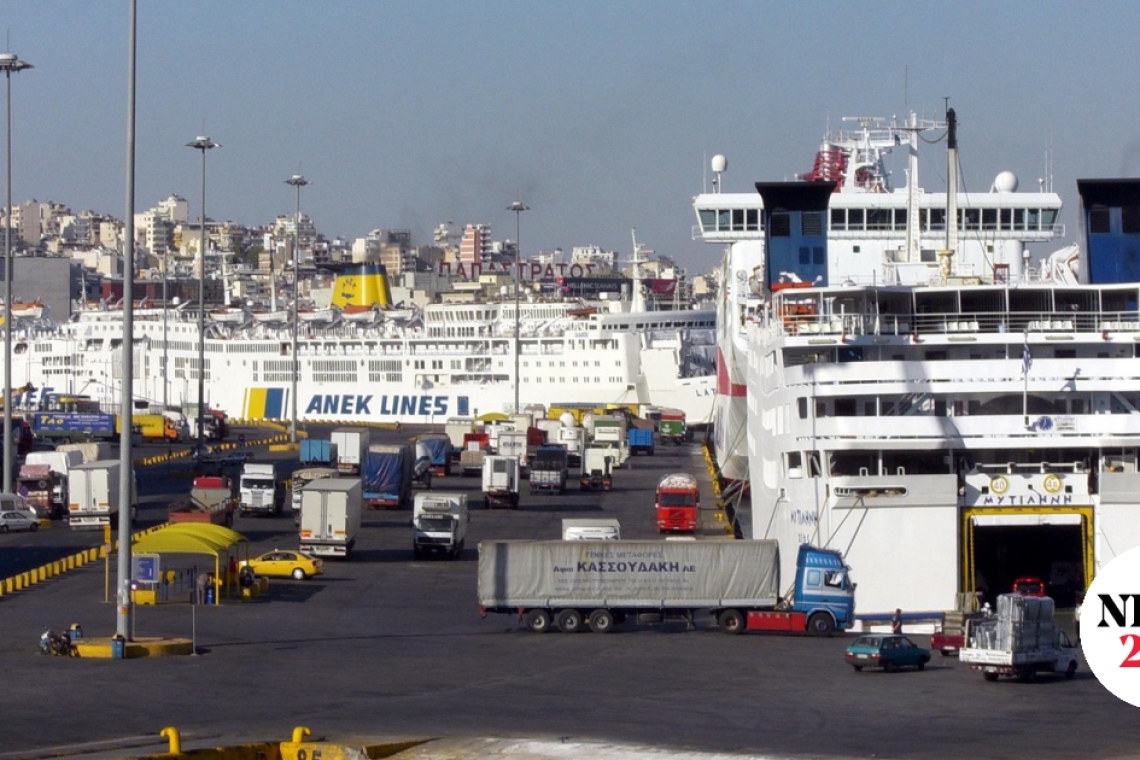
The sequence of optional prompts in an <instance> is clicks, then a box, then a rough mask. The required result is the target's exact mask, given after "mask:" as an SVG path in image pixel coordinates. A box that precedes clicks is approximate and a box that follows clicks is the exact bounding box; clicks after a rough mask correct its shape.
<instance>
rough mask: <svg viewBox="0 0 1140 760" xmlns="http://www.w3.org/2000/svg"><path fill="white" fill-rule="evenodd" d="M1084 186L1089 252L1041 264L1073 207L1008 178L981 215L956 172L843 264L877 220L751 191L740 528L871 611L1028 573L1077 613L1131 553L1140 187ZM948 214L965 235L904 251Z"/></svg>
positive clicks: (1135, 536) (1139, 410)
mask: <svg viewBox="0 0 1140 760" xmlns="http://www.w3.org/2000/svg"><path fill="white" fill-rule="evenodd" d="M948 116H949V117H950V118H949V121H951V125H950V139H949V141H948V143H949V145H950V147H951V148H953V142H954V140H953V123H952V121H953V112H950V113H949V114H948ZM954 154H955V151H954V150H953V149H952V150H951V151H950V155H951V160H950V166H951V167H955V165H956V157H955V155H954ZM955 176H956V169H952V170H951V171H950V177H951V178H953V177H955ZM1078 184H1079V190H1080V194H1081V198H1082V207H1083V208H1082V210H1081V216H1082V227H1083V228H1084V230H1085V231H1086V233H1087V237H1086V241H1085V245H1084V247H1083V248H1081V249H1079V251H1078V250H1076V249H1073V248H1068V249H1063V250H1061V251H1059V252H1058V253H1057V254H1055V255H1053V256H1051V257H1049V258H1046V259H1045V260H1044V261H1042V262H1040V264H1037V265H1030V264H1029V263H1028V261H1027V259H1028V257H1026V256H1023V255H1022V250H1021V248H1020V245H1021V242H1022V241H1026V240H1048V239H1051V238H1052V237H1053V236H1055V235H1057V234H1058V233H1059V229H1058V227H1057V225H1056V224H1055V221H1056V214H1057V212H1058V211H1059V209H1060V205H1061V204H1060V200H1059V198H1058V197H1057V196H1055V195H1053V194H1052V193H1037V194H1025V193H1015V192H1013V191H1014V189H1015V187H1016V184H1015V181H1014V180H1013V178H1012V177H1011V176H1010V175H1008V174H1007V173H1003V174H1001V175H999V179H998V181H997V182H996V183H995V185H994V187H993V188H992V189H991V192H989V193H983V194H981V195H980V196H978V195H974V196H971V197H970V198H969V205H959V204H957V203H956V201H957V200H958V199H959V198H960V197H961V196H959V195H958V194H957V193H956V192H955V191H954V182H953V180H952V181H951V184H950V193H949V197H946V196H943V197H942V198H934V199H932V200H933V201H934V204H935V205H932V206H931V207H930V208H929V209H925V210H926V211H927V213H922V212H923V210H924V206H923V205H921V204H918V205H917V206H916V205H914V204H913V203H912V204H911V205H910V206H909V207H904V208H906V210H907V211H908V213H907V216H906V220H905V224H904V226H905V227H906V230H905V231H904V230H899V231H898V233H897V237H896V242H895V243H894V245H888V244H883V245H881V246H879V247H878V249H877V250H876V249H874V248H873V249H871V250H867V249H863V250H852V248H853V247H854V246H857V245H860V242H859V240H858V239H857V237H858V234H859V232H860V229H862V228H865V225H866V224H867V217H866V209H865V208H854V207H851V206H845V205H844V204H842V200H843V196H842V194H834V193H832V192H831V190H832V185H831V183H830V182H800V183H771V184H758V185H757V189H758V191H759V193H760V195H761V196H762V197H763V199H764V207H765V209H766V211H765V213H764V218H763V224H764V226H765V227H766V231H767V234H766V243H767V245H766V257H765V258H766V260H765V263H764V265H763V267H762V269H761V271H760V272H759V273H758V274H759V275H760V276H759V278H758V282H759V283H760V288H759V290H760V293H761V295H763V296H764V299H763V302H762V303H763V305H762V307H761V308H758V309H756V310H755V312H754V313H752V314H750V315H749V316H748V317H747V318H746V320H745V321H746V323H747V346H748V352H747V397H746V398H747V407H748V412H747V415H748V416H747V419H748V462H749V473H750V482H751V512H750V514H748V515H747V516H746V518H745V522H743V523H742V524H741V525H740V526H739V527H740V529H741V532H742V533H744V534H745V535H748V536H752V537H756V538H777V539H779V540H780V541H781V542H783V543H784V544H785V545H788V546H795V545H797V544H799V543H813V544H816V545H822V546H829V547H833V548H837V549H839V550H841V551H843V552H844V554H845V556H846V558H847V561H848V562H849V563H850V564H851V566H852V567H853V568H858V570H857V571H858V575H859V597H860V599H859V604H860V608H861V612H862V614H863V615H865V616H868V617H870V618H871V619H873V618H874V616H876V615H884V616H885V615H886V614H888V613H889V612H890V611H892V610H894V609H895V608H900V607H901V608H902V609H904V610H906V611H908V612H910V613H918V616H920V617H921V616H924V615H926V614H927V613H931V615H932V614H933V613H934V612H935V611H938V610H942V609H947V608H950V607H951V606H952V605H953V604H954V601H955V594H956V593H959V592H974V591H981V592H983V593H984V594H987V595H990V596H992V595H996V594H999V593H1003V592H1006V591H1009V590H1011V588H1012V586H1013V583H1014V581H1015V580H1016V579H1018V578H1021V577H1025V576H1033V577H1037V578H1040V579H1042V580H1043V581H1044V583H1045V584H1046V587H1047V590H1048V593H1049V594H1050V595H1051V596H1053V597H1054V598H1055V599H1056V600H1057V601H1058V602H1059V604H1061V605H1066V604H1071V603H1072V602H1073V600H1074V599H1075V598H1076V597H1078V596H1079V595H1080V594H1081V593H1082V592H1083V590H1084V589H1085V588H1086V587H1087V584H1088V583H1089V581H1091V579H1092V577H1093V576H1094V574H1095V573H1096V572H1097V569H1098V568H1099V567H1101V566H1102V565H1103V564H1104V563H1106V562H1108V561H1110V560H1111V559H1113V558H1114V557H1115V556H1117V555H1118V554H1120V553H1121V552H1123V551H1125V550H1127V549H1129V548H1132V547H1134V546H1137V545H1140V517H1138V516H1140V473H1138V469H1137V465H1138V451H1140V395H1138V394H1137V392H1136V384H1135V378H1136V376H1137V375H1138V373H1140V357H1138V355H1137V350H1138V349H1137V346H1138V345H1140V182H1137V181H1136V180H1115V181H1082V182H1080V183H1078ZM939 202H941V203H942V204H944V206H945V208H946V209H947V210H946V212H945V214H944V215H943V216H941V219H942V220H945V219H956V220H957V221H958V223H957V225H953V224H952V225H950V227H951V229H950V230H945V229H943V230H942V233H943V235H944V238H943V239H942V241H941V242H940V243H939V242H938V241H937V240H936V239H935V240H932V241H931V243H930V244H929V245H928V244H927V243H922V244H921V245H915V244H911V243H910V242H909V241H922V239H923V238H922V236H921V235H917V234H915V232H914V231H913V229H912V228H913V226H914V224H915V223H916V222H918V223H919V226H920V227H921V228H923V229H929V228H930V226H931V225H933V224H934V223H935V222H934V215H933V214H932V213H930V212H932V211H933V210H934V209H935V208H936V205H937V204H938V203H939ZM956 205H959V207H958V208H955V206H956ZM916 207H917V209H918V213H915V211H914V209H915V208H916ZM852 211H859V212H862V220H863V221H862V223H861V224H862V227H860V228H857V229H856V230H852V222H853V218H852V217H853V214H852ZM891 211H892V212H893V215H892V217H888V218H891V219H892V222H891V223H892V224H894V221H893V220H897V219H898V216H897V213H898V211H899V208H898V207H895V208H893V209H891ZM856 219H858V217H856ZM841 225H846V229H844V228H843V227H842V226H841ZM828 227H831V229H832V231H831V233H830V235H829V233H828V231H827V228H828ZM836 227H839V229H836ZM931 231H932V232H933V230H931ZM841 233H842V236H841ZM843 236H846V237H850V238H853V239H850V240H847V242H846V244H845V245H843V246H842V247H838V250H837V246H836V245H835V243H836V241H837V238H842V237H843ZM878 237H880V238H881V237H883V234H882V232H881V231H880V233H879V235H878ZM817 250H819V251H820V252H821V253H822V255H821V256H820V257H818V258H817V257H816V255H815V251H817ZM805 251H806V254H805ZM866 253H871V254H872V255H871V256H870V257H867V256H864V255H863V254H866ZM787 554H788V555H790V554H793V552H788V553H787ZM784 559H785V564H787V557H785V558H784ZM789 569H790V568H789V567H785V568H784V571H785V572H788V571H789Z"/></svg>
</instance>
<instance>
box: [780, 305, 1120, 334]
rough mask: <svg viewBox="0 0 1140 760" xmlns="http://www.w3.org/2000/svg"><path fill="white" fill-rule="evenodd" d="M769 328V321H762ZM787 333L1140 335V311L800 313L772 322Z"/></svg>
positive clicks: (782, 331)
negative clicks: (1125, 333) (765, 322)
mask: <svg viewBox="0 0 1140 760" xmlns="http://www.w3.org/2000/svg"><path fill="white" fill-rule="evenodd" d="M762 324H763V323H762ZM767 326H768V328H769V329H771V330H775V331H778V332H780V333H782V334H784V335H789V336H802V335H844V336H846V337H848V338H854V337H859V336H862V335H911V336H933V335H969V334H975V333H991V334H993V333H997V334H1002V333H1008V334H1014V335H1021V334H1025V333H1031V334H1040V333H1046V334H1048V333H1113V332H1127V333H1140V313H1137V312H1134V311H1129V312H1074V311H1058V312H1007V313H1000V314H997V313H983V312H953V313H944V314H843V315H834V316H827V315H819V316H817V315H798V316H794V317H783V318H780V319H770V320H768V321H767Z"/></svg>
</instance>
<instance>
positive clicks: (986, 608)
mask: <svg viewBox="0 0 1140 760" xmlns="http://www.w3.org/2000/svg"><path fill="white" fill-rule="evenodd" d="M993 616H994V608H993V607H991V606H990V603H989V602H986V603H984V604H983V605H982V617H993Z"/></svg>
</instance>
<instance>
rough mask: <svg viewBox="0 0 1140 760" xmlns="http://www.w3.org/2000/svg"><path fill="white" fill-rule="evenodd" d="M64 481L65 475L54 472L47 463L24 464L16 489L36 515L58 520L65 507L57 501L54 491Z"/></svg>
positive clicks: (21, 467) (45, 518)
mask: <svg viewBox="0 0 1140 760" xmlns="http://www.w3.org/2000/svg"><path fill="white" fill-rule="evenodd" d="M64 482H65V481H64V478H63V476H61V475H59V474H58V473H55V472H52V469H51V467H50V466H48V465H46V464H23V465H20V471H19V473H18V474H17V479H16V491H17V492H18V493H20V494H22V495H23V497H24V500H25V501H26V502H27V503H28V506H30V507H31V508H32V509H34V510H35V513H36V517H38V518H40V519H42V520H56V519H58V518H60V517H62V516H63V509H64V508H63V507H61V506H60V505H59V504H58V503H57V502H56V501H55V497H54V493H56V492H58V490H59V489H60V487H61V484H62V483H64Z"/></svg>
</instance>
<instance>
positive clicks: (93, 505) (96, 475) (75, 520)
mask: <svg viewBox="0 0 1140 760" xmlns="http://www.w3.org/2000/svg"><path fill="white" fill-rule="evenodd" d="M119 469H120V468H119V462H118V460H115V459H107V460H102V461H97V462H85V463H83V464H79V465H76V466H74V467H72V468H71V472H70V473H69V474H68V477H67V492H68V505H67V515H68V522H69V523H70V524H71V527H72V528H76V529H78V530H85V529H98V528H102V527H104V526H106V525H117V524H118V522H119V493H120V492H119ZM132 480H133V478H132ZM130 504H131V515H130V517H131V520H134V519H135V517H136V516H137V514H138V506H137V485H135V484H134V483H133V482H132V484H131V498H130Z"/></svg>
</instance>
